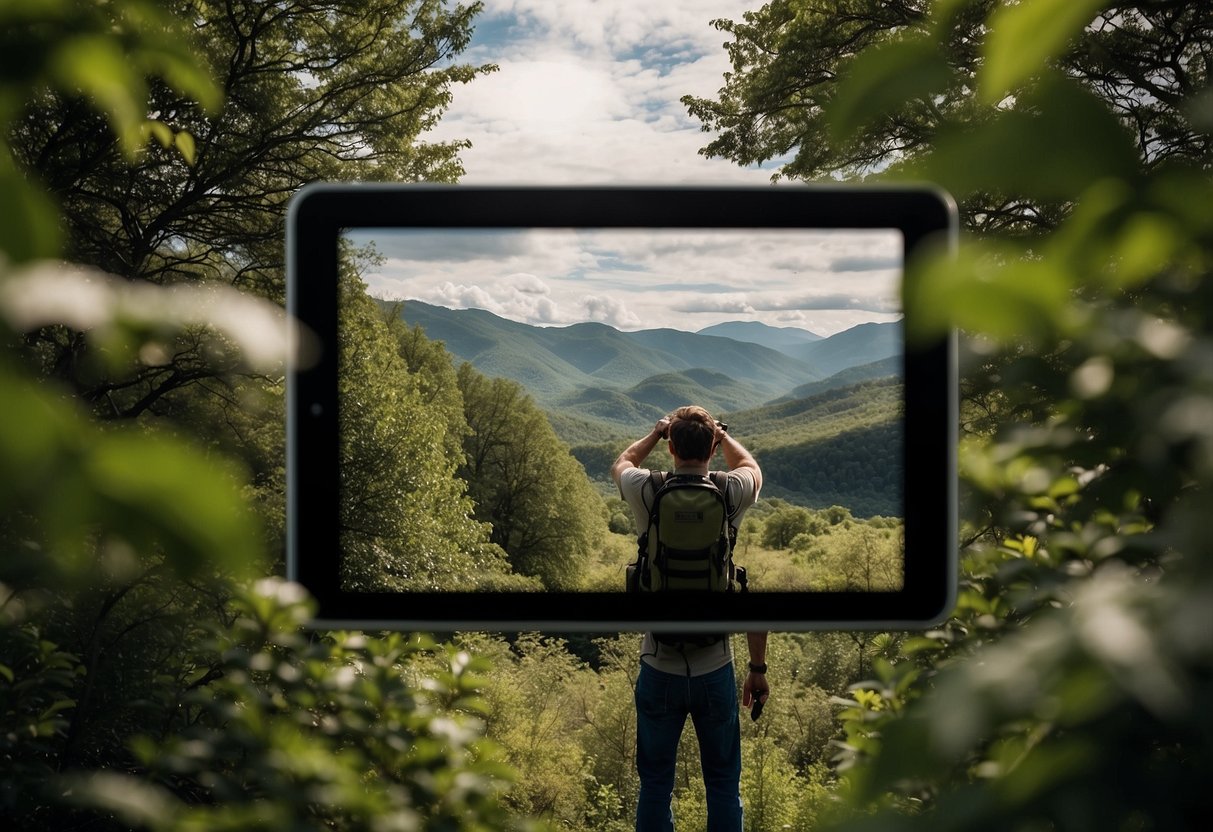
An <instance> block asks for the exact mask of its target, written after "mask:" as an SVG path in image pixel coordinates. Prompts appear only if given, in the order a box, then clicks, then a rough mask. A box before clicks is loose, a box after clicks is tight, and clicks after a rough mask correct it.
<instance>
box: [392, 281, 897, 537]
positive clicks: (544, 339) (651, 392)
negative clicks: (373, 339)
mask: <svg viewBox="0 0 1213 832" xmlns="http://www.w3.org/2000/svg"><path fill="white" fill-rule="evenodd" d="M379 303H380V306H381V307H382V308H383V309H384V311H385V314H388V315H392V314H398V315H399V316H400V318H401V319H402V320H404V321H406V322H409V323H412V324H414V325H415V326H418V327H420V328H421V330H422V331H423V332H425V334H426V336H427V337H431V338H434V339H435V340H438V341H441V343H442V344H443V346H444V347H445V348H447V349H449V350H450V351H451V353H452V355H453V356H454V357H455V358H457V359H458V358H462V359H463V360H466V361H467V362H468V363H469V364H470V365H471V366H473V367H475V368H477V370H478V371H480V372H483V373H484V374H486V375H488V376H496V377H502V378H508V379H511V380H513V381H516V382H518V383H519V384H521V385H522V387H523V388H524V389H525V390H526V391H527V392H528V393H529V394H531V395H532V396H534V397H535V399H536V401H537V402H538V403H539V404H540V405H541V406H542V407H543V409H544V410H545V411H546V413H547V414H548V417H549V421H550V423H551V424H552V426H553V428H554V429H555V432H556V434H557V436H559V437H560V438H561V439H562V440H563V441H564V442H566V443H567V444H569V445H571V446H572V447H573V453H574V455H575V456H576V457H577V459H578V460H579V461H580V463H581V464H582V465H583V466H584V467H585V469H586V471H587V473H588V474H589V476H590V477H591V478H592V479H595V480H597V481H599V482H600V483H606V482H607V481H608V479H609V477H608V469H609V466H610V464H611V463H612V462H613V461H614V459H615V456H616V455H618V453H619V451H620V450H622V448H623V447H626V445H627V444H628V443H629V442H630V441H631V438H633V435H634V434H636V433H637V432H638V431H643V429H644V428H645V427H646V426H649V425H651V424H652V423H654V422H656V421H657V420H658V419H660V418H661V417H662V416H664V415H665V414H666V413H669V412H670V411H671V410H673V409H674V408H676V407H679V406H681V405H684V404H687V403H697V404H700V405H702V406H704V407H707V408H708V409H709V410H710V411H711V412H713V413H716V414H718V415H719V416H720V417H721V418H724V419H725V420H726V421H729V422H731V423H732V424H733V425H734V428H733V430H734V432H736V433H737V435H738V436H739V437H741V438H742V439H743V441H744V442H745V443H746V444H747V446H748V447H750V448H751V450H752V451H753V452H754V453H755V455H756V456H757V457H758V459H759V461H760V462H761V463H762V465H763V466H764V470H766V471H767V472H768V474H769V476H768V478H767V483H768V485H767V489H768V490H767V493H768V494H769V495H771V496H778V497H784V498H786V499H789V500H792V501H794V502H797V503H800V504H803V505H806V506H811V507H817V508H825V507H828V506H831V505H843V506H846V507H847V508H849V509H850V510H851V511H852V512H854V513H855V515H856V516H863V517H869V516H872V515H887V516H898V515H899V514H900V513H901V478H902V473H903V472H902V464H901V449H902V446H901V438H900V419H901V410H900V406H901V404H900V397H901V394H902V388H901V385H900V383H899V382H898V381H897V377H898V376H899V375H900V372H901V367H900V357H899V353H900V349H901V346H900V338H901V327H900V325H899V324H870V325H863V326H860V327H855V328H854V329H851V330H847V331H844V332H842V333H839V334H838V335H835V336H833V337H830V338H820V337H818V336H816V335H814V334H813V333H809V332H806V331H804V330H799V331H796V332H797V333H799V334H795V333H793V331H791V330H783V331H781V330H774V329H773V328H770V327H767V328H764V329H759V330H756V329H754V328H752V327H743V326H739V325H728V326H723V325H722V326H721V327H716V328H713V329H712V330H711V331H714V332H718V333H723V332H731V333H733V334H734V335H737V336H738V337H743V338H756V339H758V340H761V341H768V342H772V344H773V345H772V346H771V347H766V346H761V345H759V344H756V343H754V342H752V341H738V340H736V339H734V338H732V337H726V336H725V335H711V334H708V335H705V334H704V333H699V334H694V333H676V332H674V331H672V330H654V331H642V332H620V331H618V330H615V329H613V328H611V327H608V326H606V325H604V324H579V325H576V326H570V327H533V326H528V325H526V324H522V323H518V322H514V321H507V320H505V319H502V318H499V317H497V316H495V315H492V314H490V313H488V312H485V311H484V310H476V309H467V310H447V309H442V308H438V307H432V306H428V305H426V304H420V303H417V302H407V303H400V304H397V303H391V302H387V301H380V302H379ZM705 338H708V339H709V340H704V339H705ZM777 347H778V348H777ZM813 349H815V350H817V351H818V352H817V353H816V354H817V355H818V356H819V359H818V363H816V364H815V363H814V362H813V360H812V359H806V361H805V363H804V365H800V364H798V363H796V362H787V361H786V360H781V359H779V358H775V357H772V356H773V355H774V354H776V353H779V352H780V350H783V351H785V352H795V353H801V352H804V351H807V350H813ZM755 356H760V357H762V358H763V360H764V363H761V364H759V365H757V366H755V365H754V364H753V363H752V362H753V361H754V360H755ZM873 356H875V357H876V358H875V360H873ZM695 361H698V362H701V363H702V365H703V366H696V367H692V368H688V369H682V370H679V371H677V372H670V371H663V370H662V368H661V366H660V365H661V363H662V362H666V363H667V364H686V363H690V362H695ZM738 366H744V367H745V368H746V369H745V370H743V371H741V372H736V371H735V370H731V371H726V370H727V368H736V367H738ZM772 366H774V367H778V368H779V372H778V373H775V374H772V373H770V372H768V369H769V368H770V367H772ZM817 366H822V367H828V368H831V369H834V368H837V372H836V373H834V374H832V375H828V376H827V377H825V378H820V377H819V376H820V372H819V371H818V370H817V369H816V367H817ZM789 372H797V373H799V378H800V379H802V381H797V376H789V375H788V373H789ZM805 378H808V379H811V380H810V381H807V382H804V381H803V379H805ZM634 380H635V381H634ZM873 380H874V381H873ZM633 381H634V383H633ZM780 383H782V384H784V385H788V384H791V385H792V386H785V387H779V386H777V385H778V384H780ZM560 388H565V389H568V388H572V389H570V390H569V391H568V392H557V391H558V390H559V389H560ZM776 390H779V391H782V395H772V392H773V391H776ZM768 400H773V401H774V402H775V403H774V404H771V405H768V406H764V407H761V408H754V403H755V402H762V401H768ZM659 462H660V461H659Z"/></svg>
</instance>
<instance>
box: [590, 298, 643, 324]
mask: <svg viewBox="0 0 1213 832" xmlns="http://www.w3.org/2000/svg"><path fill="white" fill-rule="evenodd" d="M583 306H584V309H585V320H587V321H598V322H599V323H604V324H609V325H611V326H613V327H615V328H616V329H635V328H636V327H638V326H640V324H641V320H640V318H639V317H637V316H636V315H635V314H633V313H632V312H631V311H629V310H628V308H627V304H626V303H625V302H624V301H622V300H620V299H619V298H613V297H601V296H598V295H589V296H587V297H586V298H585V301H584V304H583Z"/></svg>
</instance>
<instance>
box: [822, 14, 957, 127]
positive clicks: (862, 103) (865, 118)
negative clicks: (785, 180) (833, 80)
mask: <svg viewBox="0 0 1213 832" xmlns="http://www.w3.org/2000/svg"><path fill="white" fill-rule="evenodd" d="M951 76H952V71H951V69H950V68H949V66H948V64H947V61H946V60H945V59H944V57H943V54H942V53H941V52H940V50H939V48H938V47H937V46H936V45H935V44H933V43H932V42H931V41H930V39H929V38H926V37H921V36H918V37H907V38H902V39H900V40H895V41H892V42H890V43H886V44H883V45H881V46H878V47H876V48H875V49H870V50H867V51H865V52H862V53H860V54H859V55H858V56H856V57H855V58H854V59H853V60H852V61H851V62H850V64H849V65H848V66H847V68H846V69H845V70H843V74H842V79H841V80H840V81H839V83H838V91H837V94H836V95H835V97H834V99H833V100H832V101H831V102H830V104H829V105H827V107H826V120H827V123H828V124H829V130H830V138H831V139H832V140H833V141H835V142H841V141H845V140H846V139H847V138H848V137H850V136H852V135H854V134H855V133H857V132H859V131H861V130H863V129H864V128H865V127H867V126H868V125H869V124H871V123H872V122H874V121H876V120H877V119H879V118H880V117H881V116H884V115H888V114H890V113H893V112H896V111H897V110H898V109H900V108H901V107H902V106H903V105H904V104H905V103H906V102H909V101H913V100H915V99H921V98H929V97H930V96H931V95H933V94H935V93H938V92H940V91H941V90H942V89H943V88H944V87H946V86H947V84H948V81H949V80H950V78H951Z"/></svg>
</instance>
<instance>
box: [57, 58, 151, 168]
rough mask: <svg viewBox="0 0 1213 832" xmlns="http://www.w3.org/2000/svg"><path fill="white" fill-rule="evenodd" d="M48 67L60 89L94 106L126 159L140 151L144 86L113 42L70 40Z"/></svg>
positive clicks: (144, 98)
mask: <svg viewBox="0 0 1213 832" xmlns="http://www.w3.org/2000/svg"><path fill="white" fill-rule="evenodd" d="M51 67H52V72H53V74H54V75H55V77H56V80H57V81H58V83H59V84H60V85H62V87H63V88H64V89H66V90H69V91H70V90H79V91H80V93H82V94H83V95H85V96H86V97H89V98H92V99H93V100H94V101H95V102H96V104H97V106H98V107H100V108H101V110H102V111H103V112H104V113H105V114H106V116H107V117H108V119H109V122H110V127H111V128H112V129H113V131H114V133H115V134H117V136H118V140H119V143H120V144H121V146H122V149H123V151H124V152H125V153H126V154H127V156H128V157H130V156H133V155H134V154H135V153H136V152H137V151H138V150H139V148H140V147H142V144H143V123H144V117H145V108H146V100H147V85H146V84H145V83H144V81H143V78H142V77H141V76H140V75H139V74H138V73H136V72H135V70H134V68H133V67H132V66H131V64H130V62H129V60H128V58H127V55H126V53H125V52H124V51H123V50H122V47H121V45H120V44H119V43H118V42H117V41H115V40H114V39H112V38H111V37H109V36H106V35H79V36H77V37H74V38H70V39H69V40H67V41H65V42H64V43H62V44H61V45H60V46H59V48H58V49H57V50H56V51H55V54H54V55H53V57H52V58H51Z"/></svg>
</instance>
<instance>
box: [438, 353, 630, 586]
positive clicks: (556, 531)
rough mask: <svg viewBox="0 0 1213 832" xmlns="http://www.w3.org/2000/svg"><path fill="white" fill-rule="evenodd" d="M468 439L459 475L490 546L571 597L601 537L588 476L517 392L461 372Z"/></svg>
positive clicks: (467, 369) (601, 520)
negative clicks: (484, 526) (483, 524)
mask: <svg viewBox="0 0 1213 832" xmlns="http://www.w3.org/2000/svg"><path fill="white" fill-rule="evenodd" d="M458 379H459V389H460V391H461V393H462V394H463V402H464V412H465V414H466V416H467V419H468V425H469V427H470V428H471V433H470V434H469V435H468V438H467V440H466V441H465V445H464V449H465V453H466V462H465V463H464V466H463V467H462V468H461V469H460V475H461V476H462V477H463V478H464V479H465V480H466V481H467V482H468V488H469V494H470V495H471V497H472V499H473V501H474V502H475V505H476V517H477V519H480V520H482V521H484V522H488V523H491V524H492V533H491V534H490V537H489V539H490V541H491V542H493V543H495V544H497V545H498V546H500V547H501V548H502V549H504V550H505V552H506V554H507V555H508V557H509V559H510V563H511V564H512V566H513V568H514V570H515V571H516V572H518V573H520V574H522V575H526V576H532V577H536V578H538V579H539V580H540V581H542V583H543V585H544V586H545V587H547V588H549V589H564V590H569V589H574V588H576V586H577V584H578V583H579V581H580V579H581V575H582V572H583V571H584V568H585V566H586V564H587V562H588V560H589V557H590V554H591V553H592V552H593V551H594V548H595V547H596V546H597V545H598V544H599V543H600V541H601V539H602V536H603V534H604V532H605V531H606V519H607V518H606V511H605V508H604V506H603V504H602V500H601V498H600V497H599V496H598V494H597V492H595V491H594V490H593V489H592V488H591V486H590V484H589V481H588V480H587V479H586V476H585V471H584V469H582V467H581V465H580V464H579V463H578V462H577V460H576V459H575V458H574V457H573V456H572V454H570V453H569V451H568V448H567V447H566V446H565V445H564V444H563V443H561V442H560V440H559V439H558V438H557V437H556V434H555V433H554V432H553V431H552V427H551V425H550V424H549V423H548V421H547V419H546V417H545V416H544V414H543V411H541V410H540V409H539V408H538V407H537V406H536V405H535V403H534V402H533V401H532V400H531V398H530V397H529V396H527V395H526V394H525V393H524V392H523V390H522V388H521V387H520V386H519V385H518V384H516V383H514V382H511V381H507V380H505V379H499V378H494V379H490V378H486V377H484V376H482V375H480V374H479V373H478V372H476V371H475V370H473V369H472V367H471V365H469V364H462V365H461V366H460V367H459V371H458Z"/></svg>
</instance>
